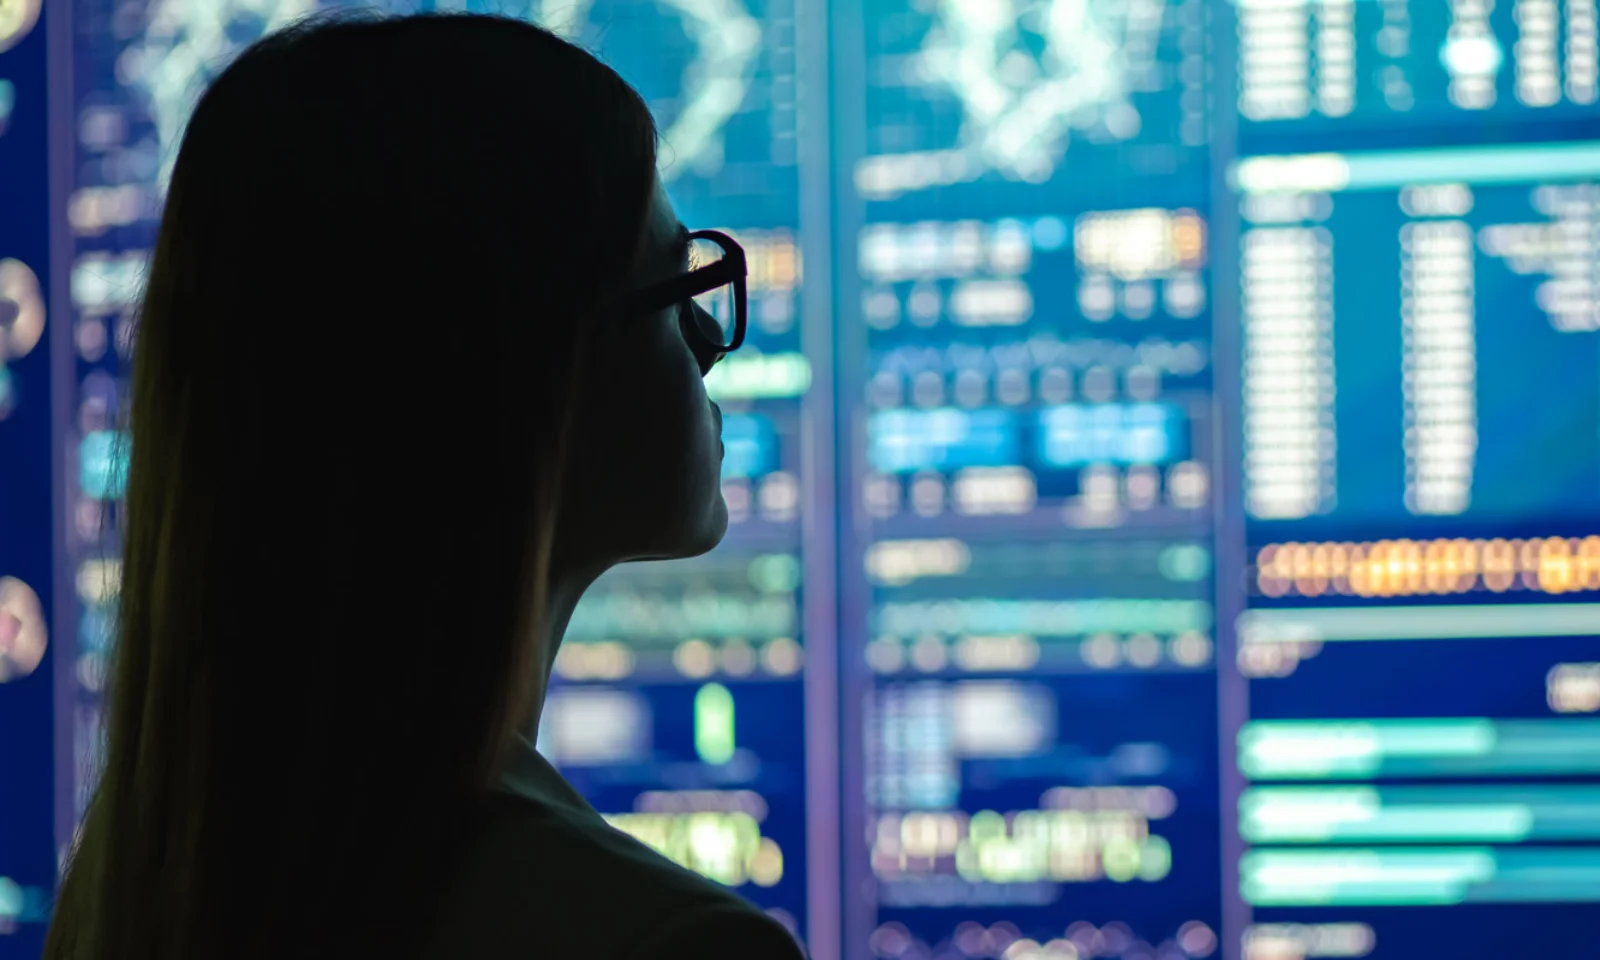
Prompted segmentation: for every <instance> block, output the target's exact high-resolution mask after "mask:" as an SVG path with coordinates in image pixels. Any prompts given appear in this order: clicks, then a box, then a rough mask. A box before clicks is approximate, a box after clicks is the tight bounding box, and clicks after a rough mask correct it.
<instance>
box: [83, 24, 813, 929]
mask: <svg viewBox="0 0 1600 960" xmlns="http://www.w3.org/2000/svg"><path fill="white" fill-rule="evenodd" d="M339 6H345V4H337V3H335V4H318V3H315V2H312V0H268V2H265V3H258V4H250V5H235V4H229V3H227V2H225V0H207V2H201V3H194V4H178V5H171V4H166V5H158V4H154V3H151V4H143V3H134V4H132V5H129V4H111V3H109V2H102V0H85V2H84V3H82V4H80V8H81V9H80V12H79V17H80V22H82V23H86V24H90V25H93V29H85V30H80V31H79V32H78V33H77V35H76V40H75V44H76V46H75V48H74V61H73V70H74V74H75V79H76V93H77V98H78V104H77V109H78V114H77V115H78V118H79V122H78V123H77V124H76V126H75V129H76V131H77V134H78V142H77V145H76V149H77V158H76V162H74V163H69V164H66V165H65V166H64V169H70V170H73V171H75V176H76V180H75V182H74V193H73V197H72V203H71V209H70V213H71V222H72V227H73V230H74V235H75V260H74V262H73V264H72V265H71V268H70V269H71V271H72V274H71V278H72V292H73V297H74V303H73V306H74V308H75V310H76V323H77V326H76V330H77V335H76V344H75V345H76V349H77V351H78V357H77V373H78V394H77V398H76V403H77V404H78V406H77V409H76V410H75V412H74V415H73V418H72V422H71V428H70V430H69V432H68V436H66V437H65V438H64V441H63V442H64V443H66V444H67V445H69V446H70V447H71V448H72V450H73V451H74V456H73V459H72V462H73V464H74V469H73V472H72V474H71V476H70V479H71V481H72V491H71V495H72V504H71V514H70V516H71V517H72V518H73V520H74V523H73V524H72V526H71V528H70V529H69V530H68V532H67V536H68V541H69V542H68V543H67V545H66V546H67V554H68V556H70V557H71V558H72V563H73V569H72V570H71V571H70V573H71V574H72V575H73V576H74V577H75V578H76V579H75V582H76V583H77V584H78V585H79V588H80V590H79V593H80V596H79V598H78V600H79V603H78V607H79V610H78V619H79V623H80V630H79V631H78V633H79V636H78V637H77V640H78V643H77V644H76V648H77V650H78V651H79V652H80V653H81V655H82V657H83V659H84V663H83V666H82V668H81V669H79V670H78V671H77V673H76V676H77V677H78V681H77V684H76V688H75V691H74V696H75V697H76V700H77V703H76V705H75V706H76V712H75V713H73V714H71V716H72V718H73V719H72V722H73V729H72V730H70V731H64V732H63V733H64V735H65V736H67V737H69V738H71V739H72V742H75V743H76V744H77V750H78V751H79V752H80V754H81V755H82V756H80V758H79V759H83V757H86V756H87V753H88V751H90V750H91V749H92V748H93V744H94V743H95V740H94V738H93V737H91V736H90V735H89V734H90V732H91V731H92V730H93V728H94V725H95V724H96V723H97V722H98V711H99V692H100V691H99V688H100V684H101V679H102V670H101V668H100V666H99V664H100V661H101V660H102V658H103V656H104V653H105V650H106V646H107V642H108V640H109V629H108V624H109V622H110V614H111V611H112V609H113V602H114V599H115V597H114V592H113V591H112V590H108V589H107V588H106V585H107V584H108V583H110V584H113V585H114V582H115V580H114V576H112V577H111V578H110V579H109V580H108V578H107V576H105V575H104V574H106V573H107V572H108V571H109V572H111V573H112V574H113V575H114V567H113V565H112V564H111V562H110V561H112V560H113V558H114V557H115V554H116V552H117V549H118V547H117V544H115V543H114V542H112V541H111V540H109V539H107V538H105V537H102V535H101V527H102V523H101V519H100V518H101V514H102V513H103V511H104V510H105V509H106V507H107V505H108V504H110V503H112V502H114V501H115V500H116V498H117V497H119V496H120V494H121V491H120V490H118V489H116V488H115V484H114V483H113V482H112V480H113V478H114V477H115V476H116V475H117V474H116V471H115V470H114V465H113V464H112V463H111V461H110V459H109V451H111V450H112V449H114V447H115V445H114V444H113V442H112V441H113V439H114V434H113V433H112V431H113V430H114V429H115V427H116V423H117V411H118V408H119V406H120V397H121V396H122V393H123V391H124V390H125V383H124V379H123V378H124V377H125V375H126V372H125V369H124V361H125V359H126V358H125V354H126V349H127V346H128V336H129V330H130V323H131V308H132V297H133V296H134V295H135V294H136V292H137V289H138V281H139V278H140V276H141V271H142V269H143V266H144V263H145V261H146V258H147V257H148V253H149V249H150V245H151V243H152V241H153V237H154V232H155V228H156V225H157V218H158V216H159V211H160V206H161V200H162V194H163V190H162V185H163V183H164V181H165V177H166V175H167V173H168V172H169V170H170V164H171V160H172V157H173V154H174V152H175V151H176V147H177V142H178V137H179V136H180V135H181V132H182V129H183V124H184V122H185V120H186V118H187V116H188V112H189V110H191V109H192V107H193V104H194V102H195V99H196V97H197V95H198V93H199V92H200V90H201V89H203V86H204V83H205V82H206V81H207V80H208V79H210V77H211V76H213V75H214V73H215V71H216V70H217V69H220V67H221V66H222V65H224V64H226V63H227V62H228V59H229V58H230V57H231V56H233V55H234V54H236V53H237V52H238V51H239V50H240V49H242V48H243V46H244V45H245V44H247V43H249V42H250V41H252V40H254V39H255V38H257V37H259V36H260V35H261V34H262V33H263V32H264V31H265V30H269V29H272V28H276V27H280V26H283V25H285V24H287V23H289V22H291V21H293V20H294V19H296V18H298V17H300V16H303V15H305V14H307V13H312V12H315V11H317V10H323V9H330V8H333V7H339ZM418 8H419V5H413V4H403V5H395V9H397V10H399V11H400V12H406V11H410V10H415V9H418ZM420 9H423V10H439V11H452V10H454V11H468V12H484V13H495V14H501V15H508V16H517V17H523V18H526V19H531V20H534V21H536V22H540V23H542V24H544V25H546V26H548V27H550V28H551V29H553V30H555V31H556V32H558V33H560V34H562V35H563V36H566V37H568V38H569V39H571V40H573V41H574V42H576V43H578V44H580V45H582V46H584V47H586V48H588V49H591V50H594V51H596V52H597V53H598V54H599V55H600V56H602V57H603V58H604V59H606V60H607V62H609V63H610V64H612V66H613V67H615V68H616V69H617V70H618V72H619V73H621V74H622V75H623V77H624V78H625V79H627V80H629V81H630V82H631V83H633V84H634V85H635V86H636V87H637V88H638V89H639V90H640V92H641V94H642V95H643V96H644V98H645V100H646V101H647V102H648V103H649V105H650V108H651V110H652V112H653V113H654V115H655V116H656V119H657V122H658V124H659V127H660V130H661V133H662V147H661V156H660V165H659V170H660V176H661V180H662V182H663V184H664V185H665V186H666V189H667V192H668V193H669V195H670V196H671V198H672V200H673V203H674V206H675V207H676V209H677V212H678V215H679V217H680V219H681V220H682V221H683V222H684V223H685V224H686V225H687V226H689V227H690V228H691V229H699V228H717V229H722V230H725V231H727V232H729V233H730V234H732V235H733V236H734V237H735V238H736V239H737V240H738V241H739V242H740V243H741V244H742V245H743V246H744V248H745V251H746V254H747V259H748V264H749V281H748V283H749V298H750V328H749V334H748V338H747V343H746V347H745V348H744V349H743V350H741V351H740V353H739V354H738V355H736V356H735V357H732V358H729V359H728V360H727V361H726V362H724V363H722V364H720V365H719V366H718V367H717V368H716V370H715V371H714V372H713V374H712V375H711V376H710V377H709V378H708V379H707V385H706V386H707V392H708V393H709V394H710V395H711V396H712V398H713V399H714V400H716V401H717V402H718V403H719V404H720V405H721V406H722V408H723V410H724V426H725V432H726V437H725V445H726V449H727V456H726V458H725V460H724V466H723V492H724V495H725V498H726V500H727V502H728V507H729V514H730V518H731V524H730V532H729V535H728V539H727V543H726V544H725V545H724V547H723V548H722V549H720V550H719V551H718V552H716V553H715V554H713V555H711V556H709V557H706V558H701V559H699V560H697V561H693V562H689V563H685V564H681V565H671V566H664V567H655V566H644V567H638V568H624V569H621V570H618V571H615V572H614V573H613V574H611V575H609V576H607V577H605V578H604V579H603V580H602V581H601V582H600V583H599V584H598V585H597V586H596V587H595V589H594V591H593V592H592V594H591V596H590V597H589V598H588V599H586V600H585V602H584V603H583V604H582V605H581V606H580V607H579V609H578V610H577V612H576V613H575V614H574V616H573V620H572V624H571V629H570V631H569V634H568V642H567V643H566V645H565V646H564V648H563V650H562V652H561V656H560V658H559V659H558V661H557V663H556V677H555V689H554V690H553V692H552V694H551V697H550V702H549V707H548V710H547V712H546V716H545V718H544V719H545V723H544V727H543V728H542V731H541V745H542V747H543V749H544V750H545V751H546V753H547V755H549V756H550V758H551V759H552V760H553V761H555V762H556V763H557V764H558V765H560V766H561V767H562V769H563V771H564V772H565V773H566V774H567V775H568V776H569V777H570V778H571V779H572V780H573V781H574V783H576V784H577V785H578V786H579V787H580V789H582V790H583V791H584V792H585V793H586V795H587V796H588V797H589V798H590V800H591V801H592V802H593V803H594V804H595V806H596V808H597V809H598V810H599V811H600V812H601V813H603V814H605V815H606V816H607V817H608V818H610V819H611V820H612V821H613V822H614V823H616V824H617V825H618V826H619V827H621V828H622V829H624V830H627V831H629V832H630V833H633V834H634V835H635V836H638V837H639V838H641V839H642V840H644V841H645V842H646V843H649V844H651V845H652V846H654V847H656V848H657V849H659V850H661V851H662V852H663V853H665V854H666V855H668V856H669V857H672V858H673V859H675V860H678V861H679V862H681V863H683V864H685V865H687V866H689V867H691V868H692V869H696V870H699V871H700V872H702V873H704V874H705V875H707V876H709V877H711V878H713V879H715V880H717V881H719V882H722V883H724V884H727V885H728V886H730V887H732V888H734V889H737V890H738V891H740V892H741V893H744V894H746V895H748V896H749V897H750V898H751V899H752V900H754V901H755V902H757V903H758V904H759V905H761V906H762V907H765V908H767V909H768V910H769V911H770V912H771V913H772V914H773V915H774V916H775V917H777V918H778V919H779V920H780V921H781V922H783V923H784V924H785V925H786V926H787V927H789V928H790V929H791V930H793V931H795V932H796V933H797V934H798V933H803V930H804V924H805V922H806V911H805V906H806V903H805V891H806V876H805V861H804V851H805V811H804V798H805V783H804V778H803V772H804V771H803V758H804V737H803V729H804V725H805V717H804V712H803V697H802V681H801V677H802V675H803V670H804V663H805V656H804V648H803V638H802V636H801V635H800V631H799V624H800V617H799V614H798V612H797V611H798V605H799V602H800V595H801V592H800V562H801V558H800V516H801V508H802V503H801V501H802V495H801V491H800V480H799V478H800V475H801V470H800V456H801V452H800V442H799V441H800V435H799V431H800V420H801V416H800V407H801V402H802V398H803V396H804V395H805V393H806V391H807V389H808V387H809V386H810V383H811V362H810V361H809V360H808V358H807V357H806V356H805V355H804V354H803V353H802V352H801V348H800V330H799V287H800V283H801V279H802V277H801V263H800V255H799V247H798V240H797V226H798V203H799V201H798V197H797V190H798V176H799V174H798V166H797V159H796V155H797V150H796V130H797V126H796V125H797V119H796V84H795V63H796V56H797V52H796V49H795V36H794V33H795V29H794V6H793V3H792V2H791V0H755V2H739V0H735V2H718V3H709V2H692V0H674V2H668V0H661V2H653V0H595V2H564V0H550V2H542V3H521V4H518V3H516V2H512V3H478V2H475V0H474V2H467V3H438V4H430V3H424V4H421V5H420ZM158 14H159V16H158ZM219 18H220V19H219ZM113 21H115V22H116V23H117V24H119V27H118V29H117V30H115V31H113V30H111V29H109V27H108V26H107V25H108V24H110V23H112V22H113ZM219 26H220V27H221V29H218V27H219ZM82 768H83V764H82V763H75V764H73V769H74V770H79V769H82ZM85 788H86V784H84V783H81V782H80V783H77V784H75V789H74V791H73V794H75V795H72V796H69V797H68V798H67V800H68V802H69V803H71V802H74V801H75V802H76V803H77V804H79V805H81V803H82V800H83V797H84V790H85ZM80 813H81V806H76V807H73V808H72V809H69V810H68V811H67V816H66V819H65V820H64V822H65V823H67V824H71V823H73V822H75V819H76V816H77V815H78V814H80Z"/></svg>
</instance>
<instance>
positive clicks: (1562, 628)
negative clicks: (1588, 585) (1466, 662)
mask: <svg viewBox="0 0 1600 960" xmlns="http://www.w3.org/2000/svg"><path fill="white" fill-rule="evenodd" d="M1238 625H1239V639H1240V641H1242V642H1244V643H1271V642H1307V641H1315V642H1318V643H1342V642H1347V641H1366V640H1472V639H1494V638H1502V637H1585V636H1590V635H1600V603H1515V604H1505V605H1484V604H1476V605H1472V604H1458V605H1450V606H1442V605H1434V606H1416V607H1331V608H1330V607H1324V608H1320V609H1318V608H1303V609H1283V608H1278V609H1265V610H1248V611H1246V612H1245V613H1243V614H1241V615H1240V616H1239V619H1238Z"/></svg>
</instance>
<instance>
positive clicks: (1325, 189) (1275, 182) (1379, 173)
mask: <svg viewBox="0 0 1600 960" xmlns="http://www.w3.org/2000/svg"><path fill="white" fill-rule="evenodd" d="M1230 175H1231V177H1232V180H1233V185H1234V188H1235V189H1237V190H1239V191H1240V192H1241V193H1296V192H1313V193H1339V192H1345V191H1353V190H1394V189H1398V188H1400V187H1406V186H1418V185H1423V184H1430V183H1466V184H1473V185H1484V186H1487V185H1491V184H1497V183H1535V182H1537V183H1555V182H1561V181H1573V180H1588V179H1590V178H1593V177H1600V141H1592V140H1590V141H1582V142H1578V143H1548V144H1516V145H1511V144H1508V145H1505V146H1493V147H1455V148H1445V149H1423V150H1383V151H1373V152H1370V153H1307V154H1291V155H1282V156H1263V157H1248V158H1246V159H1243V160H1239V161H1237V162H1236V163H1235V164H1234V165H1233V168H1232V170H1231V171H1230Z"/></svg>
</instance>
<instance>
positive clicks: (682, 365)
mask: <svg viewBox="0 0 1600 960" xmlns="http://www.w3.org/2000/svg"><path fill="white" fill-rule="evenodd" d="M682 234H683V225H682V224H680V223H679V222H678V218H677V214H676V213H675V211H674V210H673V208H672V203H671V201H669V200H668V199H667V196H666V193H665V191H664V190H662V188H661V186H660V184H659V183H658V184H657V186H656V189H655V193H654V200H653V202H652V204H651V210H650V215H649V218H648V220H647V222H646V226H645V230H644V234H643V236H642V237H641V238H640V252H639V256H638V258H637V261H636V266H635V268H634V271H633V275H632V276H630V277H627V278H622V280H621V282H620V283H619V285H618V286H619V290H628V289H637V288H639V287H642V286H644V285H646V284H649V283H653V282H656V281H659V280H663V279H667V278H669V277H672V276H676V275H679V274H682V273H684V272H685V271H687V270H688V267H689V265H688V262H687V255H688V253H687V249H686V248H685V246H684V244H683V241H682ZM599 322H600V323H601V324H602V327H601V329H598V330H596V331H595V335H594V336H593V337H592V338H591V341H590V342H591V343H592V344H593V349H592V350H591V351H590V354H589V357H588V362H587V364H586V366H585V368H584V370H583V371H582V372H581V375H580V381H579V387H578V399H577V409H576V410H575V411H574V415H573V424H574V432H573V434H572V444H571V449H570V452H569V462H570V465H571V466H570V470H569V473H568V477H567V481H566V484H565V487H564V491H563V497H562V506H561V511H560V515H561V520H560V524H559V526H558V529H557V533H556V544H555V548H556V551H557V554H558V556H559V557H560V558H561V559H562V560H563V561H565V562H567V563H572V564H575V565H581V566H588V565H606V564H611V563H619V562H623V561H628V560H645V559H671V558H676V557H687V556H695V555H698V554H701V553H704V552H706V551H707V550H710V549H711V548H712V547H715V546H716V545H717V544H718V543H719V542H720V541H721V540H722V536H723V534H724V533H726V532H727V527H728V511H727V505H726V504H725V503H724V502H723V500H722V484H721V472H722V438H721V434H722V412H721V411H720V410H719V409H718V408H717V406H716V404H714V403H712V402H711V400H710V399H709V398H708V397H707V396H706V390H705V382H704V380H703V378H702V372H701V367H700V362H699V360H697V359H696V357H695V355H694V353H693V352H692V351H691V349H690V347H689V341H688V340H687V339H686V338H685V336H684V332H683V330H682V329H681V328H680V314H679V311H678V310H677V309H676V308H668V309H665V310H661V311H658V312H656V313H654V314H647V315H642V316H619V317H611V318H604V319H602V320H600V321H599Z"/></svg>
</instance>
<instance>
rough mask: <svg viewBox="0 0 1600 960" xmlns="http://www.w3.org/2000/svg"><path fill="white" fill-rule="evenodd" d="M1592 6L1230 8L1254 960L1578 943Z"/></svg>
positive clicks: (1584, 844) (1595, 574)
mask: <svg viewBox="0 0 1600 960" xmlns="http://www.w3.org/2000/svg"><path fill="white" fill-rule="evenodd" d="M1594 24H1595V18H1594V10H1593V7H1592V5H1590V4H1585V3H1566V4H1561V5H1559V9H1558V8H1557V5H1555V4H1543V3H1509V4H1508V3H1501V4H1487V3H1452V4H1406V3H1322V4H1317V5H1304V4H1277V5H1269V4H1264V3H1263V4H1246V3H1241V4H1240V5H1239V8H1238V31H1239V33H1238V40H1239V44H1240V46H1239V77H1240V88H1239V89H1240V102H1239V109H1240V115H1241V120H1240V125H1241V137H1242V140H1243V142H1244V143H1245V144H1247V145H1264V146H1266V147H1267V149H1248V150H1245V151H1241V153H1240V154H1239V155H1238V156H1237V157H1236V159H1234V160H1233V161H1232V165H1231V173H1230V178H1229V179H1230V180H1231V184H1232V187H1233V189H1234V191H1235V195H1236V197H1237V208H1236V209H1237V210H1238V216H1239V220H1238V237H1239V245H1238V250H1237V262H1236V265H1237V274H1236V275H1237V277H1238V283H1239V286H1238V304H1239V317H1238V322H1239V327H1238V328H1237V336H1238V337H1239V342H1240V344H1241V346H1242V357H1241V367H1240V370H1241V373H1242V377H1241V382H1240V384H1239V391H1238V393H1237V394H1236V396H1237V397H1238V398H1239V401H1240V403H1239V407H1238V408H1237V416H1238V423H1239V426H1240V435H1239V436H1240V450H1241V453H1242V458H1241V459H1242V464H1241V466H1242V471H1241V475H1240V476H1241V483H1240V485H1239V486H1240V489H1239V491H1238V496H1239V497H1240V500H1239V501H1238V503H1239V506H1240V507H1242V510H1243V513H1244V515H1245V517H1246V518H1247V522H1246V528H1245V539H1244V541H1243V542H1244V543H1245V545H1246V556H1245V558H1244V571H1245V572H1244V577H1243V586H1244V588H1245V592H1246V593H1247V595H1248V599H1247V602H1246V606H1247V609H1245V610H1244V611H1243V612H1242V613H1241V614H1240V615H1239V617H1238V619H1237V622H1236V624H1235V626H1236V632H1235V636H1236V655H1235V657H1234V661H1235V665H1236V670H1235V671H1234V672H1233V673H1232V674H1230V676H1229V677H1227V678H1225V683H1224V688H1223V697H1224V701H1225V702H1231V703H1233V704H1235V705H1236V706H1235V709H1234V710H1233V716H1234V717H1235V719H1236V722H1232V723H1227V724H1224V729H1223V736H1224V738H1225V741H1227V740H1231V742H1229V743H1228V744H1227V745H1228V747H1230V748H1231V752H1232V754H1233V761H1234V762H1233V764H1232V769H1229V770H1225V771H1224V777H1225V783H1226V789H1225V791H1224V792H1225V796H1228V797H1229V798H1230V801H1231V802H1230V804H1229V805H1230V806H1231V807H1232V808H1233V809H1232V810H1230V811H1229V821H1228V823H1227V824H1226V825H1225V826H1226V828H1227V831H1228V850H1229V852H1230V860H1231V863H1230V865H1229V866H1230V867H1231V868H1232V869H1233V870H1234V872H1235V875H1236V877H1237V895H1238V897H1239V898H1240V901H1242V905H1243V906H1242V914H1241V915H1242V917H1243V918H1244V922H1241V923H1237V924H1235V925H1234V929H1237V930H1238V931H1239V932H1240V936H1241V941H1240V943H1239V950H1240V954H1239V955H1240V956H1241V957H1243V958H1245V960H1267V958H1278V957H1285V956H1292V957H1313V956H1319V957H1333V956H1338V957H1346V956H1348V957H1375V958H1387V957H1410V956H1471V957H1480V956H1481V957H1489V956H1533V955H1561V954H1563V953H1565V952H1568V951H1569V949H1571V948H1570V947H1569V946H1568V945H1570V944H1576V943H1581V942H1584V941H1585V938H1591V939H1592V933H1591V932H1590V931H1589V923H1590V922H1591V921H1590V919H1589V918H1592V917H1593V915H1594V909H1595V903H1596V902H1597V901H1600V869H1597V868H1600V831H1597V830H1596V829H1595V828H1594V826H1593V824H1591V823H1590V822H1589V820H1590V818H1592V817H1593V816H1594V815H1595V814H1596V812H1597V811H1600V806H1597V805H1596V801H1597V800H1600V797H1597V795H1596V793H1595V791H1596V790H1597V789H1600V740H1597V739H1596V738H1597V737H1600V729H1597V727H1596V723H1597V721H1596V719H1595V715H1596V713H1597V712H1600V683H1597V679H1596V678H1597V677H1600V673H1597V670H1600V668H1597V666H1596V661H1597V660H1600V606H1597V605H1596V604H1595V603H1593V602H1592V601H1593V600H1594V599H1595V596H1594V594H1595V591H1597V590H1600V536H1596V533H1597V532H1600V531H1597V529H1596V523H1597V521H1600V517H1597V508H1600V496H1597V495H1600V343H1597V342H1596V339H1595V338H1596V335H1597V331H1600V287H1597V286H1596V280H1595V278H1596V277H1597V276H1600V273H1597V266H1596V265H1597V262H1600V260H1597V258H1600V253H1597V251H1600V247H1597V244H1596V240H1597V238H1600V234H1597V232H1596V230H1595V227H1596V223H1597V211H1600V206H1597V202H1600V150H1597V149H1596V144H1595V143H1594V142H1592V141H1590V140H1588V139H1586V137H1587V136H1589V135H1591V134H1592V129H1593V121H1594V119H1595V117H1596V116H1597V115H1600V112H1597V110H1596V108H1595V107H1594V106H1593V105H1594V103H1595V91H1594V60H1595V46H1594V43H1593V41H1592V40H1591V39H1589V33H1590V31H1592V30H1593V29H1594ZM1308 50H1309V51H1311V52H1310V53H1309V54H1308V52H1307V51H1308ZM1308 56H1309V60H1308V59H1307V58H1308ZM1308 63H1309V64H1311V66H1310V68H1309V71H1307V70H1306V69H1303V68H1305V67H1306V65H1307V64H1308ZM1550 118H1567V119H1571V118H1582V119H1584V120H1586V121H1587V129H1585V124H1583V123H1579V124H1577V125H1575V126H1573V127H1569V128H1567V129H1566V130H1564V131H1560V134H1561V135H1560V136H1557V137H1555V138H1552V139H1541V136H1542V135H1544V134H1546V133H1550V132H1552V131H1558V130H1559V128H1558V127H1555V126H1552V125H1551V124H1550V123H1549V122H1548V121H1549V119H1550ZM1488 124H1495V125H1494V126H1489V125H1488ZM1384 130H1387V131H1388V135H1387V139H1377V138H1374V137H1372V136H1368V135H1367V134H1369V133H1371V132H1373V131H1384ZM1230 892H1232V891H1230ZM1578 949H1580V952H1581V948H1578Z"/></svg>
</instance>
